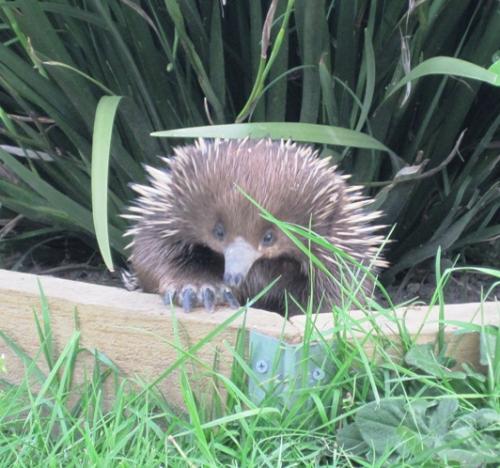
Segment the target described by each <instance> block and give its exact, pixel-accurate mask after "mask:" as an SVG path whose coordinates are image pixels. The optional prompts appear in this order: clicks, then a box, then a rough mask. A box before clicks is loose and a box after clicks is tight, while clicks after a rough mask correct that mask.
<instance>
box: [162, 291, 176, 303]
mask: <svg viewBox="0 0 500 468" xmlns="http://www.w3.org/2000/svg"><path fill="white" fill-rule="evenodd" d="M174 297H175V291H167V292H166V293H165V294H164V295H163V296H162V299H163V303H164V304H165V305H168V306H173V305H174Z"/></svg>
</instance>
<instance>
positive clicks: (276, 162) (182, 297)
mask: <svg viewBox="0 0 500 468" xmlns="http://www.w3.org/2000/svg"><path fill="white" fill-rule="evenodd" d="M174 153H175V156H174V157H172V158H162V160H163V162H164V164H165V165H164V167H162V168H153V167H149V166H146V170H147V172H148V174H149V181H148V182H149V185H134V186H133V189H134V190H135V191H136V192H137V193H138V194H139V197H138V198H137V200H136V201H135V202H134V204H133V205H132V206H131V207H130V214H129V215H128V216H126V217H128V218H130V219H132V220H133V222H134V225H133V226H132V228H131V229H130V230H129V231H128V232H127V234H126V235H131V236H133V241H132V242H131V244H130V247H131V248H132V254H131V257H130V260H131V263H132V267H133V270H134V272H135V274H136V275H137V279H138V281H139V285H140V286H141V288H142V289H143V290H144V291H146V292H155V293H159V294H161V295H162V296H163V297H164V300H165V302H166V303H170V302H171V301H173V302H175V303H176V304H179V305H181V306H182V307H183V308H184V310H185V311H190V310H191V309H192V308H193V307H195V306H198V305H204V307H205V308H206V309H207V310H209V311H212V310H213V309H214V308H215V306H217V305H223V304H228V305H230V306H233V307H237V306H238V305H239V304H244V303H245V302H246V301H247V300H248V299H252V298H253V297H254V296H256V295H257V294H258V293H259V292H261V291H262V290H263V289H264V288H265V287H266V286H268V285H269V284H270V283H271V282H272V281H273V280H275V279H276V278H278V277H279V280H278V281H277V283H276V284H275V286H274V287H273V288H272V289H271V290H270V291H269V292H268V293H267V294H266V295H265V296H264V297H262V298H261V299H260V300H259V301H258V302H256V303H255V304H254V307H258V308H263V309H266V310H271V311H275V312H279V313H284V312H285V308H287V309H288V314H289V315H293V314H294V313H298V312H299V311H300V310H301V307H300V306H305V305H306V304H307V302H308V299H309V298H310V294H311V290H312V292H313V297H314V299H315V302H314V304H316V305H318V304H319V303H321V304H322V309H330V308H331V306H332V304H338V303H339V301H340V297H341V287H340V286H339V284H338V282H336V281H332V278H329V277H328V274H327V273H325V271H322V270H321V269H318V268H315V267H311V262H310V259H309V258H308V256H307V255H305V254H304V253H302V252H301V250H300V249H299V248H298V247H297V246H296V245H295V244H294V243H293V242H292V241H291V240H290V239H289V238H288V237H287V236H286V235H285V234H284V233H283V232H282V231H281V230H280V229H278V228H277V227H276V226H275V225H273V224H272V223H270V222H269V221H266V220H265V219H263V217H262V216H261V214H260V211H259V209H258V208H257V207H256V206H255V204H253V203H252V202H251V201H249V199H248V198H247V197H245V196H244V195H243V193H242V192H244V193H245V194H248V195H249V196H250V197H251V198H252V199H253V200H254V201H256V202H257V203H258V204H259V205H260V206H262V207H263V208H264V209H265V210H267V211H268V212H270V213H271V214H272V215H274V216H275V217H276V218H278V219H280V220H282V221H286V222H288V223H292V224H296V225H300V226H303V227H306V228H311V230H312V231H314V232H315V233H316V234H318V235H319V236H322V237H323V238H324V239H326V240H327V241H329V242H330V243H331V244H333V245H334V246H336V247H339V248H341V249H343V250H344V251H345V252H347V253H348V254H349V255H350V256H352V258H354V259H355V260H356V261H358V262H360V263H362V264H364V265H366V266H374V267H380V266H383V265H384V261H383V260H382V259H380V258H378V255H377V253H378V250H379V249H380V246H381V244H382V242H383V237H382V236H376V235H375V234H374V231H376V230H377V229H379V228H380V227H381V226H375V225H370V224H369V222H370V221H371V220H374V219H376V218H377V217H378V216H379V213H377V212H371V213H370V212H365V211H364V210H363V209H364V207H365V205H367V204H369V203H370V202H371V200H370V199H367V198H366V197H364V196H362V195H361V192H360V187H354V186H351V187H349V186H348V185H347V184H346V179H347V178H348V176H345V175H340V174H339V173H338V172H337V171H336V168H335V167H334V166H331V163H330V161H329V159H328V158H324V159H321V158H319V155H318V152H317V151H314V149H313V148H312V147H310V146H305V145H297V144H294V143H291V142H285V141H272V140H270V139H265V140H250V139H244V140H219V139H216V140H214V141H207V140H198V141H197V142H196V143H195V144H194V145H189V146H183V147H178V148H176V149H175V150H174ZM305 243H306V245H307V241H306V242H305ZM310 249H311V252H312V253H313V254H314V255H315V256H316V257H317V258H318V259H319V260H320V261H321V262H322V263H323V264H324V265H325V266H326V268H327V269H328V270H329V271H330V272H331V273H333V275H334V277H337V278H339V277H340V275H341V273H340V271H339V265H338V262H337V261H336V259H335V258H334V257H335V256H334V255H333V254H332V252H331V250H328V249H327V248H325V247H324V246H320V245H317V244H315V243H311V245H310ZM368 284H370V283H369V282H368ZM311 286H312V288H311ZM287 293H288V294H289V295H291V296H292V297H293V298H294V299H295V301H294V300H286V304H287V305H286V306H285V296H286V294H287Z"/></svg>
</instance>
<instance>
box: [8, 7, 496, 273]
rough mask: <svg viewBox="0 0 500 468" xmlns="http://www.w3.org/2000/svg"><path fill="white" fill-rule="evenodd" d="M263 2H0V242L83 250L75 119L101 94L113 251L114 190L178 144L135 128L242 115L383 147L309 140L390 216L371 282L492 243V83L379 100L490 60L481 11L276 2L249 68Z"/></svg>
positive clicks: (123, 188) (85, 144) (457, 82)
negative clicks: (430, 65)
mask: <svg viewBox="0 0 500 468" xmlns="http://www.w3.org/2000/svg"><path fill="white" fill-rule="evenodd" d="M268 7H269V2H260V1H257V2H253V1H252V2H243V1H228V2H226V3H225V4H224V3H221V2H219V1H218V0H214V1H203V2H196V1H194V0H188V1H183V2H177V1H176V0H165V1H159V0H148V1H144V2H133V1H128V0H127V1H119V0H107V1H106V2H99V1H94V0H71V1H35V0H16V1H3V2H1V3H0V17H1V19H2V29H1V30H0V37H1V39H2V43H1V44H0V87H1V92H0V106H1V112H0V118H1V135H2V140H3V143H4V144H5V145H9V147H6V146H3V151H1V152H0V159H1V160H2V162H3V165H2V166H0V170H1V171H2V173H5V175H4V176H3V177H2V178H0V197H1V198H0V202H1V210H2V218H4V219H6V220H12V219H13V220H16V221H15V223H14V224H16V226H13V225H12V224H10V225H9V229H11V228H13V227H14V229H11V230H10V236H11V237H12V233H16V236H15V239H16V241H17V242H18V243H20V242H25V240H24V239H28V240H29V242H30V245H33V243H34V241H33V239H36V241H35V245H36V244H37V243H40V242H45V241H46V240H47V239H51V238H52V237H54V236H56V235H57V236H59V235H61V234H62V235H63V236H64V237H67V236H68V235H71V236H76V237H78V238H79V239H81V240H83V241H84V242H85V243H87V244H89V245H90V246H91V247H94V246H95V242H94V234H93V232H94V231H93V224H92V214H91V201H90V200H91V197H90V187H91V184H90V158H91V142H92V129H93V121H94V114H95V110H96V107H97V103H98V101H99V99H100V98H101V97H102V96H103V95H107V94H115V95H120V96H124V99H123V100H122V103H121V104H120V108H119V112H118V117H117V121H116V125H115V132H114V138H113V143H112V157H111V161H110V177H109V213H108V218H109V234H110V239H111V245H112V248H113V249H114V251H115V252H116V253H117V254H118V258H119V257H120V256H122V255H123V254H124V250H123V245H124V244H123V242H122V240H121V237H120V236H121V232H122V231H123V229H124V227H125V226H124V223H123V221H122V220H120V218H119V217H118V214H119V213H120V212H121V211H122V210H123V206H124V203H125V202H126V201H127V200H128V199H129V198H130V197H131V193H130V190H129V188H128V186H127V184H128V182H130V181H131V180H134V181H140V180H141V179H142V177H143V171H142V168H141V164H142V163H144V162H146V163H155V160H156V159H155V157H156V155H158V154H166V153H168V151H169V145H170V144H172V143H176V142H178V141H179V140H174V141H172V142H170V141H166V140H164V139H157V138H151V137H150V136H149V134H150V132H152V131H155V130H163V129H169V128H178V127H188V126H198V125H206V124H209V123H216V124H221V123H230V122H234V121H243V120H245V119H246V120H249V121H253V122H276V121H285V120H286V121H298V122H302V123H321V124H326V125H335V126H340V127H345V128H350V129H353V130H357V131H363V132H364V133H365V134H370V135H372V136H373V137H375V138H376V139H377V140H378V141H380V142H382V143H383V144H384V145H385V146H386V147H389V148H390V149H391V150H392V151H393V152H394V154H392V155H391V154H390V153H387V152H382V151H378V150H375V149H361V148H353V147H345V148H340V149H339V147H337V146H336V147H332V146H328V145H324V146H323V151H324V152H325V153H330V154H333V155H334V157H335V159H336V160H337V161H338V162H339V164H340V166H341V167H342V169H344V170H346V171H348V172H350V173H352V174H353V181H354V182H355V183H363V184H366V186H367V187H368V189H369V190H371V191H372V192H373V194H376V195H377V206H378V207H381V208H382V209H384V210H385V212H386V222H387V223H388V224H392V223H394V222H397V226H396V230H395V232H394V234H393V238H394V239H396V240H397V242H395V243H393V244H392V245H391V246H390V250H389V252H388V255H389V258H390V260H392V262H393V266H392V268H391V270H390V271H389V276H391V275H394V274H396V273H397V272H399V271H401V270H403V269H405V268H408V267H409V266H413V265H416V264H418V263H419V262H422V261H424V260H425V259H427V258H430V257H432V256H433V255H434V253H435V251H436V249H437V247H438V246H441V247H442V248H443V249H444V250H445V251H447V252H449V253H451V252H454V251H456V250H461V249H464V248H465V247H468V246H470V245H473V244H476V243H479V242H487V241H490V242H493V240H494V239H495V238H497V237H498V235H499V234H500V187H499V177H500V164H499V158H500V155H499V150H498V136H499V132H500V131H499V125H500V117H499V115H500V96H499V90H498V89H497V88H493V87H489V86H481V85H480V83H478V82H473V81H470V80H462V79H456V78H452V77H449V76H435V77H427V78H423V79H421V80H419V81H412V82H409V83H408V84H407V85H406V86H405V87H404V88H402V89H401V90H400V91H398V92H396V93H394V94H393V95H392V96H388V93H389V91H390V89H391V86H393V85H394V84H395V83H396V82H398V81H399V80H400V79H401V78H403V77H404V76H405V74H406V73H408V72H409V71H410V70H411V69H413V68H415V67H416V66H417V65H418V64H419V63H420V62H422V61H423V60H425V59H429V58H431V57H434V56H438V55H439V56H450V57H459V58H462V59H465V60H468V61H470V62H473V63H475V64H478V65H481V66H484V67H488V66H489V65H490V64H491V63H492V62H494V61H495V60H496V59H498V49H499V45H500V27H499V25H500V5H499V4H498V2H494V1H491V0H480V1H476V0H464V1H462V2H459V3H457V2H453V1H452V0H428V1H420V2H392V1H382V0H379V1H375V0H371V1H368V0H366V1H359V2H348V1H337V2H335V1H330V2H329V1H324V0H321V1H319V2H317V7H316V8H308V7H307V2H306V1H305V0H296V1H295V2H291V1H284V0H282V1H280V2H278V4H277V10H276V12H275V14H274V21H273V22H272V28H271V30H270V35H269V41H270V46H269V48H268V56H267V59H268V60H269V61H270V60H271V58H272V64H271V65H270V66H269V67H268V68H267V69H266V68H265V67H264V68H263V65H262V58H261V55H262V50H263V48H262V43H261V38H262V37H263V28H264V25H265V18H266V12H267V10H268ZM287 8H288V10H287ZM287 15H289V17H287ZM286 20H288V21H286ZM280 28H284V29H283V33H282V34H281V35H280V33H279V30H280ZM256 84H257V85H258V86H257V88H256ZM464 130H467V131H466V133H465V136H464V137H463V139H462V140H461V144H460V151H457V148H456V143H457V141H458V140H459V137H460V135H461V133H462V132H463V131H464ZM7 153H10V155H9V154H7ZM13 154H14V156H12V155H13ZM16 214H21V215H22V216H23V218H22V219H20V218H16V217H15V215H16ZM4 233H5V231H4ZM6 237H9V236H6ZM492 245H493V246H494V245H495V244H492ZM496 245H497V248H498V241H497V243H496ZM492 255H493V253H492ZM490 258H491V257H490Z"/></svg>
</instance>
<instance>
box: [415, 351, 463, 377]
mask: <svg viewBox="0 0 500 468" xmlns="http://www.w3.org/2000/svg"><path fill="white" fill-rule="evenodd" d="M405 362H406V363H407V364H409V365H410V366H414V367H417V368H418V369H420V370H423V371H424V372H427V373H428V374H430V375H433V376H435V377H438V378H449V379H459V380H463V379H465V378H466V374H465V373H464V372H459V371H451V370H450V369H448V368H446V367H445V366H444V365H443V364H441V363H440V362H439V361H438V360H437V357H436V356H435V354H434V352H433V351H432V345H430V344H422V345H414V346H412V348H411V349H410V350H409V351H408V352H407V353H406V355H405Z"/></svg>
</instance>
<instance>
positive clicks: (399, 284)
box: [6, 256, 500, 304]
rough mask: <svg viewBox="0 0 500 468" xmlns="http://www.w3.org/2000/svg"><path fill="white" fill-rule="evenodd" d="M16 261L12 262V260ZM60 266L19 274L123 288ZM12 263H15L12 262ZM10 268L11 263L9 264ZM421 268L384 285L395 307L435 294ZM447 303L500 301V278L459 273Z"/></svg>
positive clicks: (109, 275) (92, 272) (88, 268)
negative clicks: (53, 277) (46, 276)
mask: <svg viewBox="0 0 500 468" xmlns="http://www.w3.org/2000/svg"><path fill="white" fill-rule="evenodd" d="M11 260H13V259H11ZM54 260H57V259H56V258H54ZM59 260H60V261H59V262H58V263H52V262H47V260H46V259H45V261H44V262H43V263H40V261H39V260H36V259H34V258H32V259H31V260H30V261H25V262H23V263H21V264H19V262H17V263H18V265H17V268H15V269H17V270H18V271H23V272H27V273H34V274H39V275H50V276H56V277H59V278H66V279H71V280H75V281H84V282H88V283H95V284H103V285H107V286H116V287H124V286H123V283H122V280H121V275H120V267H117V269H116V271H115V272H109V271H108V270H107V269H106V268H105V266H104V265H103V264H102V263H100V261H98V260H97V258H94V259H90V261H86V262H84V263H82V262H75V261H74V259H73V260H72V259H71V258H69V257H67V256H66V257H64V258H62V259H59ZM10 263H11V264H12V263H14V264H16V262H12V261H11V262H10ZM6 267H7V268H9V264H8V263H7V266H6ZM430 268H431V265H429V266H428V268H425V266H424V267H420V268H418V269H414V270H412V271H410V272H407V273H406V274H404V275H402V276H401V277H399V278H397V279H396V281H395V283H394V284H390V285H387V284H385V285H384V286H385V287H386V289H387V291H388V293H389V294H390V296H391V298H392V301H393V303H394V304H399V303H402V302H405V301H408V300H419V301H423V302H425V303H429V301H430V300H431V298H432V295H433V294H434V291H435V284H436V283H435V276H434V273H433V272H432V270H431V269H430ZM444 293H445V302H446V303H448V304H456V303H466V302H480V301H481V300H482V299H483V300H488V301H495V300H496V301H500V279H498V278H494V277H491V276H487V275H481V274H477V273H472V272H457V273H455V274H454V276H452V278H451V279H450V281H449V282H448V284H447V285H446V287H445V289H444Z"/></svg>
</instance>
